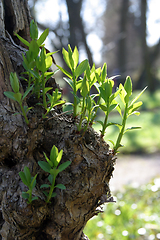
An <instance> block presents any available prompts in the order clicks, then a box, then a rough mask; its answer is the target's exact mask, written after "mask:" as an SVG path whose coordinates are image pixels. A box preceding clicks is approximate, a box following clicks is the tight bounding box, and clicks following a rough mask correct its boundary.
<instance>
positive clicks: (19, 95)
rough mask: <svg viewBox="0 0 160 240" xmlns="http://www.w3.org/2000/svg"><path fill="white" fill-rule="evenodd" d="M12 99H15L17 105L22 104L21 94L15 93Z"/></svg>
mask: <svg viewBox="0 0 160 240" xmlns="http://www.w3.org/2000/svg"><path fill="white" fill-rule="evenodd" d="M14 98H15V99H16V101H17V102H18V103H21V102H22V100H21V99H22V94H21V93H20V92H18V93H15V94H14Z"/></svg>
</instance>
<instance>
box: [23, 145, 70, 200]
mask: <svg viewBox="0 0 160 240" xmlns="http://www.w3.org/2000/svg"><path fill="white" fill-rule="evenodd" d="M62 155H63V150H61V151H60V152H58V148H57V147H56V146H55V145H54V146H53V147H52V149H51V152H50V158H48V157H47V155H46V153H44V157H45V159H46V161H38V164H39V166H40V167H41V168H42V169H43V170H44V171H45V172H47V173H49V176H48V181H49V184H42V185H41V186H40V188H49V192H47V191H43V193H44V194H45V196H46V197H47V198H46V202H47V203H49V202H50V199H51V198H52V197H55V196H56V193H55V192H53V191H54V189H55V188H59V189H62V190H65V189H66V187H65V186H64V185H63V184H56V185H55V180H56V177H57V175H58V174H59V173H60V172H62V171H63V170H65V169H66V168H67V167H68V166H69V165H70V164H71V162H70V161H67V162H64V163H62V164H59V163H60V161H61V159H62ZM19 176H20V178H21V180H22V182H23V183H24V184H25V185H26V186H27V187H28V188H29V190H28V191H27V192H22V197H23V198H25V199H28V201H27V203H28V204H30V203H31V202H32V201H33V200H37V199H38V197H37V196H35V197H32V191H33V189H34V188H35V186H36V177H37V174H36V175H35V176H34V177H31V173H30V170H29V168H28V167H26V166H25V167H24V172H22V171H21V172H19Z"/></svg>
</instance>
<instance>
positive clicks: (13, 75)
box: [10, 72, 19, 93]
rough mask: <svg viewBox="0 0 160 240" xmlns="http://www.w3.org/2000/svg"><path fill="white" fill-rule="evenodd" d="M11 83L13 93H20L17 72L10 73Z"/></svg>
mask: <svg viewBox="0 0 160 240" xmlns="http://www.w3.org/2000/svg"><path fill="white" fill-rule="evenodd" d="M10 83H11V87H12V89H13V91H14V92H15V93H18V92H19V79H18V77H17V74H16V72H14V73H13V72H11V73H10Z"/></svg>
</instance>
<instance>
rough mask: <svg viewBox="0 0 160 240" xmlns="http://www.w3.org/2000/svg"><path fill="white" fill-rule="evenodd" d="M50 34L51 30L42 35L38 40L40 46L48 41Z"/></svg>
mask: <svg viewBox="0 0 160 240" xmlns="http://www.w3.org/2000/svg"><path fill="white" fill-rule="evenodd" d="M48 34H49V28H47V29H46V30H44V32H43V33H42V34H41V36H40V37H39V38H38V40H37V44H38V46H41V44H42V43H43V42H44V41H45V40H46V38H47V36H48Z"/></svg>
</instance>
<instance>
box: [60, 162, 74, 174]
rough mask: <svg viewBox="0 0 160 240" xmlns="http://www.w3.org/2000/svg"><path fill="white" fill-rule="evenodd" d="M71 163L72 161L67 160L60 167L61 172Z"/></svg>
mask: <svg viewBox="0 0 160 240" xmlns="http://www.w3.org/2000/svg"><path fill="white" fill-rule="evenodd" d="M70 164H71V162H70V161H67V162H65V163H62V164H61V165H60V166H59V167H58V170H59V172H62V171H63V170H64V169H66V168H67V167H68V166H69V165H70Z"/></svg>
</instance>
